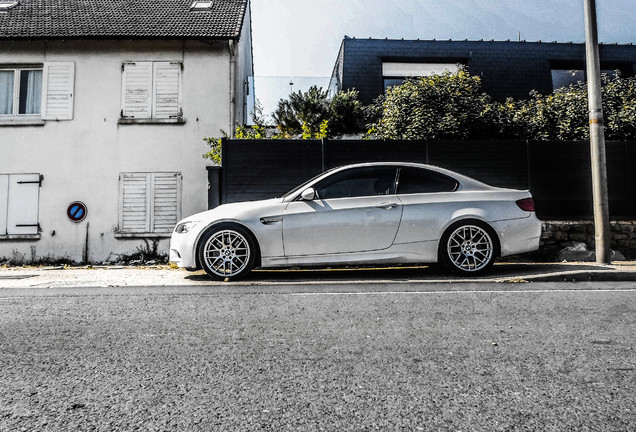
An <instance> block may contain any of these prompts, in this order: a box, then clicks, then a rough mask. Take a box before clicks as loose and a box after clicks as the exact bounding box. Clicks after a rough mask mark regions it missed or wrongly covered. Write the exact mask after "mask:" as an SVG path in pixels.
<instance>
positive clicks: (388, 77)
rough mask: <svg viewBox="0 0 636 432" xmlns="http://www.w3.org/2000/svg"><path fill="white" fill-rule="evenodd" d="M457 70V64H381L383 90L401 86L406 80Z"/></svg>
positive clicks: (458, 65)
mask: <svg viewBox="0 0 636 432" xmlns="http://www.w3.org/2000/svg"><path fill="white" fill-rule="evenodd" d="M459 68H460V64H459V63H404V62H383V63H382V78H383V80H384V89H385V90H386V89H387V88H388V87H391V86H397V85H401V84H403V83H404V80H406V79H407V78H413V77H423V76H429V75H441V74H443V73H444V72H451V73H456V72H458V71H459Z"/></svg>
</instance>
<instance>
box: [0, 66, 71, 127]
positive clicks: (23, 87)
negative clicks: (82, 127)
mask: <svg viewBox="0 0 636 432" xmlns="http://www.w3.org/2000/svg"><path fill="white" fill-rule="evenodd" d="M74 81H75V63H73V62H46V63H44V65H39V66H29V67H4V66H0V124H3V125H11V124H13V122H14V121H18V122H24V121H27V122H28V121H33V120H34V119H35V120H37V121H40V122H41V120H71V119H72V118H73V91H74V86H75V82H74Z"/></svg>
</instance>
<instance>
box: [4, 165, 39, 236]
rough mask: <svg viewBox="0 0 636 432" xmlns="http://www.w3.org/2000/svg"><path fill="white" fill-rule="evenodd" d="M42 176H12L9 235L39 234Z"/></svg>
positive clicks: (8, 209)
mask: <svg viewBox="0 0 636 432" xmlns="http://www.w3.org/2000/svg"><path fill="white" fill-rule="evenodd" d="M39 200H40V174H10V175H9V199H8V206H7V234H37V233H38V228H39V225H38V203H39Z"/></svg>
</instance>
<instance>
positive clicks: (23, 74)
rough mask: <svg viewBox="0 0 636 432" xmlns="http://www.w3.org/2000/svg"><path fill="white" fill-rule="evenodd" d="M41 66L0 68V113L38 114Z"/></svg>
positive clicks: (12, 114) (40, 92)
mask: <svg viewBox="0 0 636 432" xmlns="http://www.w3.org/2000/svg"><path fill="white" fill-rule="evenodd" d="M41 104H42V68H41V67H40V68H15V69H4V68H2V69H0V115H10V116H17V115H40V114H41V112H42V105H41Z"/></svg>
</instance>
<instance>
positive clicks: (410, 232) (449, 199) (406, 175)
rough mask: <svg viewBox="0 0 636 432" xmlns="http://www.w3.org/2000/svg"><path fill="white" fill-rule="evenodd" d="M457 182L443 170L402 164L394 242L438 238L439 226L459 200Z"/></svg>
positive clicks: (449, 216)
mask: <svg viewBox="0 0 636 432" xmlns="http://www.w3.org/2000/svg"><path fill="white" fill-rule="evenodd" d="M458 187H459V182H458V181H457V180H456V179H454V178H452V177H450V176H447V175H445V174H442V173H439V172H436V171H432V170H429V169H425V168H419V167H402V168H400V172H399V173H398V181H397V194H398V197H399V198H400V202H401V203H402V206H403V210H402V222H401V224H400V229H399V232H398V234H397V236H396V239H395V243H398V244H399V243H417V242H430V241H434V240H438V239H439V236H440V235H441V231H442V228H443V227H444V226H445V225H446V223H447V222H448V221H449V220H450V219H451V218H452V215H453V213H454V212H455V211H456V210H457V209H458V208H459V207H460V206H463V205H465V204H462V200H463V199H465V198H464V197H462V193H461V192H456V190H457V188H458Z"/></svg>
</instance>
